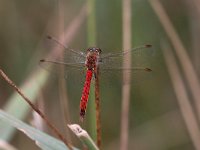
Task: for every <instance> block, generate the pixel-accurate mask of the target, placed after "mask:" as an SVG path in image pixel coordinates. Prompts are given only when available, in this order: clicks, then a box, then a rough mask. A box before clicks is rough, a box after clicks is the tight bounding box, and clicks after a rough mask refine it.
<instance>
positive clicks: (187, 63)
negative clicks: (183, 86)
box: [149, 0, 200, 119]
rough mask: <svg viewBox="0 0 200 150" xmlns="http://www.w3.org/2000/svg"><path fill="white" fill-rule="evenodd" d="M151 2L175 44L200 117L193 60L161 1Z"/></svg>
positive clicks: (154, 0) (197, 80)
mask: <svg viewBox="0 0 200 150" xmlns="http://www.w3.org/2000/svg"><path fill="white" fill-rule="evenodd" d="M149 2H150V4H151V6H152V8H153V10H154V11H155V13H156V15H157V16H158V18H159V20H160V22H161V24H162V25H163V27H164V29H165V31H166V33H167V35H168V36H169V39H170V40H171V42H172V44H173V46H174V49H175V52H176V54H177V57H178V59H179V61H180V64H181V66H182V68H183V71H184V74H185V76H186V79H187V81H188V84H189V86H190V89H191V93H192V96H193V97H194V101H195V107H196V110H197V112H198V119H200V103H199V97H200V92H199V91H200V84H199V79H198V77H197V74H196V72H195V69H194V67H193V65H192V62H191V60H190V58H189V57H188V55H187V53H186V49H185V48H184V46H183V44H182V42H181V40H180V38H179V36H178V34H177V33H176V31H175V29H174V27H173V25H172V23H171V21H170V19H169V17H168V15H167V13H166V12H165V10H164V8H163V6H162V4H161V3H160V1H159V0H150V1H149Z"/></svg>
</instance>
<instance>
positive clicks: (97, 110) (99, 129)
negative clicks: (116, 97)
mask: <svg viewBox="0 0 200 150" xmlns="http://www.w3.org/2000/svg"><path fill="white" fill-rule="evenodd" d="M95 105H96V130H97V146H98V148H99V149H100V147H101V116H100V96H99V67H97V71H96V78H95Z"/></svg>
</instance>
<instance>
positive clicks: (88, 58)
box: [40, 36, 152, 120]
mask: <svg viewBox="0 0 200 150" xmlns="http://www.w3.org/2000/svg"><path fill="white" fill-rule="evenodd" d="M48 39H50V40H53V41H54V42H56V43H57V44H58V45H60V46H61V47H63V48H64V49H65V52H66V55H68V59H64V60H54V59H48V58H47V59H41V60H40V63H42V65H46V64H48V65H51V64H54V65H63V66H65V68H66V69H70V68H71V69H75V70H77V69H78V70H85V72H86V74H85V82H84V85H83V89H82V95H81V99H80V112H79V115H80V118H81V120H83V118H84V117H85V114H86V108H87V103H88V98H89V92H90V85H91V81H92V78H93V77H94V78H96V77H97V75H98V73H97V71H98V69H100V70H123V69H126V70H130V71H132V70H133V71H139V70H140V71H144V72H151V71H152V69H150V68H149V67H132V68H122V67H120V66H116V64H118V63H116V61H115V59H116V58H122V57H123V56H124V55H126V54H128V53H135V52H138V51H140V50H142V49H146V48H150V47H151V45H143V46H139V47H136V48H133V49H130V50H126V51H123V52H117V53H107V54H102V50H101V49H100V48H98V47H90V48H88V49H87V50H86V52H83V51H78V50H74V49H71V48H68V47H67V46H65V45H64V44H62V43H60V42H59V41H58V40H57V39H56V38H54V37H51V36H48Z"/></svg>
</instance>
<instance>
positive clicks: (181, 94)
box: [163, 46, 200, 150]
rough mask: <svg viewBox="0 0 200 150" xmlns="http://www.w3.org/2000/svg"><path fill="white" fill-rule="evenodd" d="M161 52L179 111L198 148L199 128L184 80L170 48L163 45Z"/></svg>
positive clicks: (199, 146)
mask: <svg viewBox="0 0 200 150" xmlns="http://www.w3.org/2000/svg"><path fill="white" fill-rule="evenodd" d="M163 52H164V57H165V61H166V64H167V68H168V72H169V74H170V77H171V80H172V84H173V87H174V91H175V94H176V97H177V101H178V104H179V107H180V111H181V114H182V116H183V119H184V121H185V124H186V127H187V130H188V132H189V135H190V138H191V140H192V142H193V144H194V147H195V148H196V149H197V150H200V143H199V141H200V130H199V127H198V122H197V118H196V116H195V113H194V111H193V109H192V105H191V103H190V100H189V97H188V94H187V90H186V87H185V85H184V82H183V80H182V78H181V73H180V71H179V69H178V65H177V63H176V60H175V58H174V55H173V53H172V50H171V49H170V48H166V46H165V47H164V46H163Z"/></svg>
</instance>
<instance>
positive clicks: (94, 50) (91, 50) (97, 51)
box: [87, 47, 101, 54]
mask: <svg viewBox="0 0 200 150" xmlns="http://www.w3.org/2000/svg"><path fill="white" fill-rule="evenodd" d="M87 52H88V53H91V54H100V53H101V49H100V48H98V47H90V48H88V49H87Z"/></svg>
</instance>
